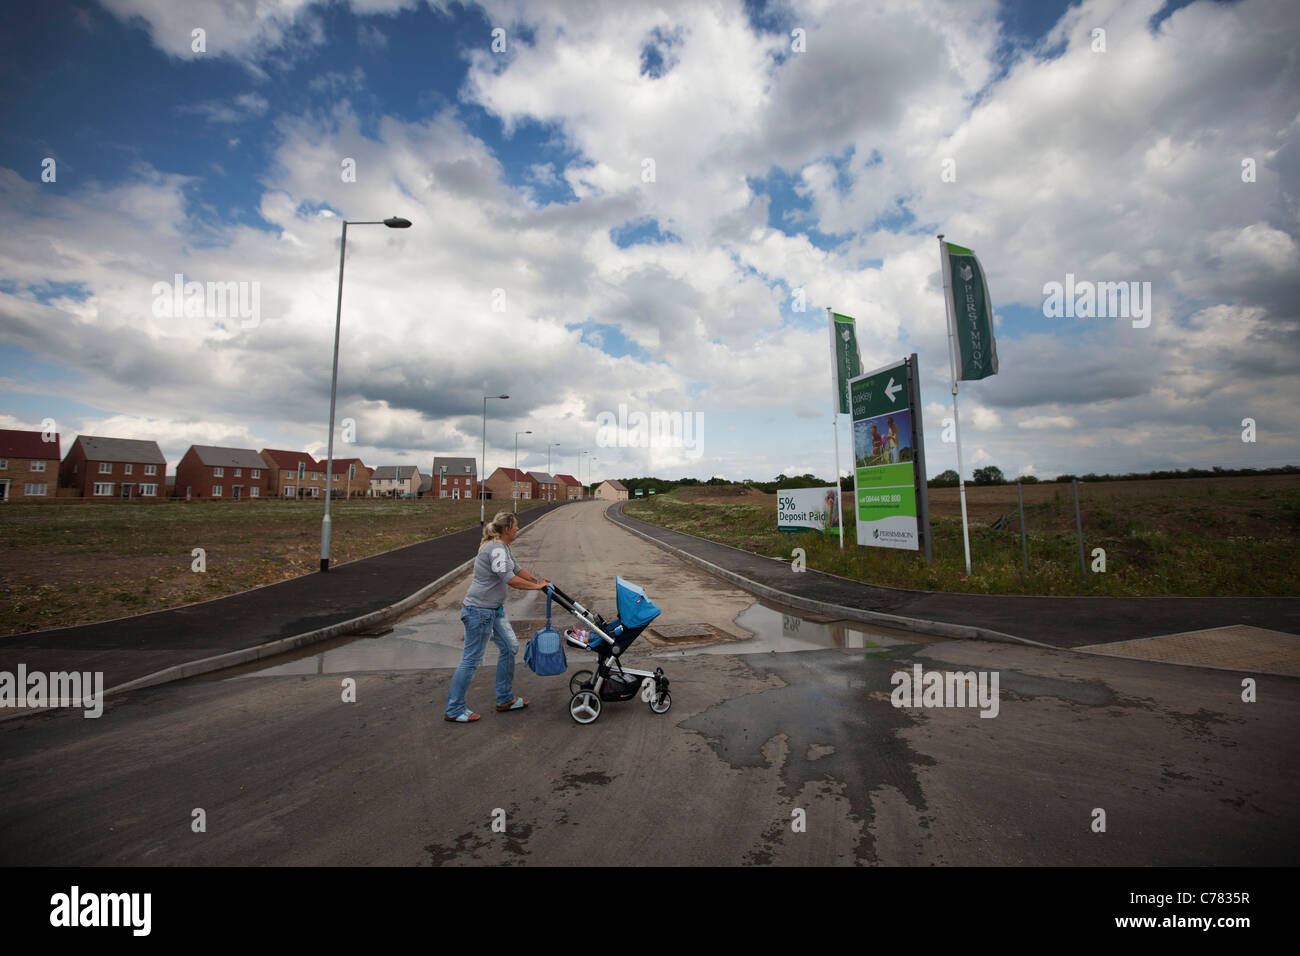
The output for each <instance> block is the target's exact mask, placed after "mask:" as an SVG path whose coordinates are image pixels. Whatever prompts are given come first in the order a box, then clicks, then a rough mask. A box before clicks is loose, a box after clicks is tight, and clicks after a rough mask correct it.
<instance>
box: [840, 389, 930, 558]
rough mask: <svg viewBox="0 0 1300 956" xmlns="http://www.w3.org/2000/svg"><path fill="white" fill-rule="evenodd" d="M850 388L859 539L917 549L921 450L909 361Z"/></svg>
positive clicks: (866, 543) (863, 543)
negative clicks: (911, 400) (911, 402)
mask: <svg viewBox="0 0 1300 956" xmlns="http://www.w3.org/2000/svg"><path fill="white" fill-rule="evenodd" d="M850 388H851V390H852V398H853V474H854V492H855V495H854V498H855V507H856V508H857V519H858V522H857V524H858V544H861V545H870V546H873V547H881V548H903V549H906V550H910V551H915V550H918V549H919V547H920V535H919V533H918V523H917V518H918V513H919V512H918V509H917V495H916V470H915V464H914V462H915V461H916V459H917V457H918V455H917V442H916V434H915V430H914V429H913V421H912V409H911V407H910V405H909V401H908V388H907V366H906V365H905V364H899V365H892V366H888V367H886V368H883V369H879V370H877V371H875V372H870V373H868V374H866V375H863V376H860V377H858V378H855V379H853V381H852V382H851V383H850Z"/></svg>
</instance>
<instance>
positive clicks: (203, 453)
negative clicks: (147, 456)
mask: <svg viewBox="0 0 1300 956" xmlns="http://www.w3.org/2000/svg"><path fill="white" fill-rule="evenodd" d="M269 485H270V469H268V468H267V467H266V462H264V461H263V460H262V456H261V455H259V454H258V453H257V452H255V451H253V449H251V448H220V447H217V446H216V445H191V446H190V448H189V451H187V452H186V453H185V454H184V455H183V456H182V457H181V460H180V464H178V465H177V466H176V482H175V484H174V485H173V486H172V494H174V495H175V496H177V497H178V498H185V499H187V500H192V501H204V500H208V499H215V500H221V501H245V500H249V499H252V498H265V497H266V495H267V488H268V487H269Z"/></svg>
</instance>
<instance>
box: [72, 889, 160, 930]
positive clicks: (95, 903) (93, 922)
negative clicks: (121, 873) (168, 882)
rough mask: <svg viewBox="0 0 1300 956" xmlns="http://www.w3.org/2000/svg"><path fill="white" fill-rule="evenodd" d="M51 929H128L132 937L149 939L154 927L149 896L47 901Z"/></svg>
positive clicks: (77, 896)
mask: <svg viewBox="0 0 1300 956" xmlns="http://www.w3.org/2000/svg"><path fill="white" fill-rule="evenodd" d="M50 906H51V907H52V908H51V910H50V925H51V926H63V927H78V926H128V927H130V928H131V934H132V935H133V936H148V935H149V930H150V928H151V927H152V925H153V919H152V914H153V894H152V893H82V892H81V888H80V887H79V886H73V887H72V890H71V891H70V892H68V893H55V894H54V895H53V896H51V897H50Z"/></svg>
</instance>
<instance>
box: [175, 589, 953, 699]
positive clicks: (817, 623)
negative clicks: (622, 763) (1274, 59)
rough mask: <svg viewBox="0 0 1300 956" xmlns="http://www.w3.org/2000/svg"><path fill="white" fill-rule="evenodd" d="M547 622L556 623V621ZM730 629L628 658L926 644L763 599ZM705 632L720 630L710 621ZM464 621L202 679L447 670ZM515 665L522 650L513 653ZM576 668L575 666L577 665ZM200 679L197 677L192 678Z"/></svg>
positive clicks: (459, 646)
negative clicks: (746, 635) (735, 631)
mask: <svg viewBox="0 0 1300 956" xmlns="http://www.w3.org/2000/svg"><path fill="white" fill-rule="evenodd" d="M541 623H542V622H540V621H532V620H519V621H516V622H513V626H514V628H515V635H516V636H517V637H518V638H519V643H520V645H523V644H524V643H525V642H526V641H527V640H528V636H529V635H530V634H531V633H532V632H533V631H534V630H536V629H537V628H538V627H540V626H541ZM555 623H556V624H557V625H558V626H559V627H560V628H561V629H563V628H564V627H566V626H568V624H567V623H566V622H565V621H564V620H562V619H561V620H556V621H555ZM734 623H735V629H738V630H739V629H743V630H744V631H748V632H750V633H751V634H752V635H753V636H752V637H749V638H741V637H732V636H730V635H728V638H729V639H720V640H714V641H712V642H711V643H700V642H699V641H698V640H694V641H692V643H691V646H689V647H681V648H674V647H672V646H671V641H665V640H655V641H651V640H648V639H646V637H645V636H643V637H642V638H641V639H639V640H638V641H637V642H636V643H635V644H633V645H632V647H631V649H630V651H629V653H630V654H631V655H632V656H635V657H688V656H691V655H694V654H770V653H773V652H776V653H785V652H790V651H811V650H825V649H827V648H842V649H848V650H853V649H862V650H865V651H868V652H869V651H870V650H871V649H872V648H882V649H883V648H889V647H895V646H899V645H907V644H910V645H916V644H923V643H929V641H930V639H927V638H925V637H923V636H921V635H917V634H913V633H911V632H908V631H896V630H893V629H890V628H874V627H871V626H869V625H865V624H857V623H852V622H847V621H829V620H826V619H824V618H818V617H816V616H809V617H800V616H798V615H797V614H793V613H791V612H790V610H788V609H784V610H783V609H778V608H774V607H771V606H769V605H766V604H761V603H756V604H751V605H750V606H749V607H748V608H746V609H745V610H744V611H742V612H741V613H740V614H739V615H738V616H737V617H736V620H735V622H734ZM707 629H708V630H709V631H710V632H711V633H713V634H726V633H727V632H724V631H722V630H721V629H720V628H719V627H717V626H715V625H708V626H707ZM464 637H465V630H464V625H463V624H461V621H460V608H458V607H450V608H434V609H431V610H428V611H424V612H422V613H419V614H414V615H412V616H411V617H408V618H404V619H402V620H399V621H397V622H395V624H394V625H393V627H392V629H391V630H389V631H386V632H385V633H382V634H377V635H375V634H371V635H360V634H358V635H354V636H351V637H344V638H339V639H337V640H335V641H330V642H328V643H327V644H315V645H312V646H311V647H309V648H304V649H303V650H301V651H296V652H291V653H289V654H281V655H278V656H276V657H273V658H268V659H266V660H262V661H257V662H255V663H252V664H247V665H244V666H243V667H239V668H232V669H230V670H225V671H221V672H219V673H217V674H213V675H210V676H209V677H208V679H210V680H243V679H246V678H249V677H294V676H302V675H310V674H356V673H364V672H368V671H424V670H432V669H435V668H447V669H452V668H455V667H456V665H457V664H459V663H460V657H461V652H462V651H463V649H464V646H465V641H464ZM568 654H569V663H570V665H571V666H572V665H575V662H576V661H581V660H583V658H584V657H585V653H584V652H583V651H579V650H576V649H569V650H568ZM496 661H497V649H496V644H494V643H492V642H489V643H488V647H487V651H486V652H485V653H484V655H483V661H482V663H481V664H480V665H479V668H480V669H485V668H486V669H487V670H489V671H490V670H491V669H492V668H493V667H495V666H496ZM517 661H518V663H517V665H516V666H518V667H523V666H524V663H523V660H522V650H521V652H520V656H519V658H517ZM578 666H580V665H578ZM199 679H202V678H199Z"/></svg>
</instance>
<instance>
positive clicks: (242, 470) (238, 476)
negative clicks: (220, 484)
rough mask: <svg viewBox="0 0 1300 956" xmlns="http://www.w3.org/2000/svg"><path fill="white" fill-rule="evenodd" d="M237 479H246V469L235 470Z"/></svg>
mask: <svg viewBox="0 0 1300 956" xmlns="http://www.w3.org/2000/svg"><path fill="white" fill-rule="evenodd" d="M235 477H236V478H242V477H244V469H242V468H236V469H235Z"/></svg>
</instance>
